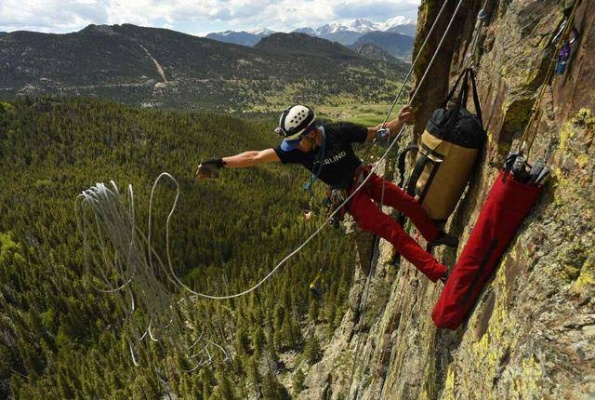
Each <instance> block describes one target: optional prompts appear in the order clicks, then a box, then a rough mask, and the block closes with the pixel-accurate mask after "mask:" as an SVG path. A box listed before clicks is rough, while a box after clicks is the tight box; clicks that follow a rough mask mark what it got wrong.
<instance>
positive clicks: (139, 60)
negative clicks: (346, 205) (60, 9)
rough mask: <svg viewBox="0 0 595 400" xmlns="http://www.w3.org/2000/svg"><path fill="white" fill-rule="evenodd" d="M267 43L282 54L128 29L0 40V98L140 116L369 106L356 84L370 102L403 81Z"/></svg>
mask: <svg viewBox="0 0 595 400" xmlns="http://www.w3.org/2000/svg"><path fill="white" fill-rule="evenodd" d="M273 36H274V38H276V40H279V41H282V42H283V43H284V44H283V46H276V47H275V46H274V45H273V44H272V42H271V40H269V41H265V43H264V44H263V45H261V46H259V47H256V48H252V47H246V46H241V45H237V44H229V43H222V42H219V41H216V40H213V39H208V38H203V37H197V36H192V35H188V34H184V33H180V32H176V31H171V30H167V29H159V28H146V27H138V26H136V25H132V24H123V25H89V26H87V27H86V28H84V29H82V30H81V31H79V32H76V33H68V34H45V33H36V32H27V31H18V32H13V33H9V34H6V35H3V36H0V65H3V66H4V68H3V69H2V71H0V98H11V97H14V96H17V95H27V96H36V95H44V94H59V95H67V96H70V95H75V96H97V97H105V98H108V99H111V100H115V101H118V102H123V103H127V104H132V105H140V106H147V107H154V106H165V107H182V108H188V107H191V108H192V107H199V108H208V109H225V110H228V109H230V108H235V109H238V108H239V109H246V108H248V109H249V108H253V107H257V106H259V105H265V104H266V105H267V107H269V106H270V105H271V102H273V104H275V107H276V104H279V105H280V104H285V103H287V102H295V101H297V98H296V97H295V96H300V98H302V99H309V98H312V99H319V100H320V99H321V98H322V99H324V98H325V97H328V96H335V95H341V96H343V97H344V96H361V97H362V98H365V97H369V96H370V95H369V94H366V92H367V90H364V88H363V87H362V85H358V84H357V82H359V81H361V80H362V79H366V80H369V79H372V80H373V81H375V87H378V88H379V92H378V94H379V95H380V91H381V90H382V91H388V92H390V91H391V90H390V89H387V85H393V84H394V83H395V82H396V81H398V79H399V76H404V75H405V70H404V66H403V64H391V63H390V61H388V62H387V63H385V64H377V62H375V61H374V60H371V59H368V58H365V57H362V56H360V55H358V54H357V53H355V52H353V51H351V50H349V49H347V48H346V47H344V46H342V45H340V44H338V43H332V42H329V41H327V40H324V39H321V38H310V37H306V36H305V35H303V34H284V33H278V34H275V35H273ZM267 42H268V43H269V45H267ZM290 49H293V51H291V50H290ZM352 67H357V68H356V69H354V68H352ZM306 76H307V77H308V78H309V79H313V80H314V81H315V82H316V86H317V89H316V90H315V89H314V87H313V85H312V82H309V83H306V80H305V78H304V77H306ZM345 82H349V84H346V83H345ZM290 88H291V89H290ZM380 88H383V89H380ZM393 88H394V86H393ZM296 89H297V91H296ZM393 90H394V89H393ZM321 96H322V97H321ZM372 96H376V94H372ZM311 101H314V100H311Z"/></svg>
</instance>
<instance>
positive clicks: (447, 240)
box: [429, 231, 459, 247]
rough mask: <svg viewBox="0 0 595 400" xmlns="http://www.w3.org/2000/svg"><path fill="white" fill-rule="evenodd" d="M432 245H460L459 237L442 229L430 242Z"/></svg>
mask: <svg viewBox="0 0 595 400" xmlns="http://www.w3.org/2000/svg"><path fill="white" fill-rule="evenodd" d="M429 244H430V247H436V246H442V245H444V246H448V247H458V246H459V239H458V238H457V237H456V236H453V235H449V234H448V233H446V232H444V231H440V233H438V236H436V238H435V239H434V240H432V241H431V242H430V243H429Z"/></svg>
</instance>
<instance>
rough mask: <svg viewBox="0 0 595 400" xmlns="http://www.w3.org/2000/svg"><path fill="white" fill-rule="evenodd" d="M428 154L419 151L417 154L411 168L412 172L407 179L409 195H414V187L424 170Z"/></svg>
mask: <svg viewBox="0 0 595 400" xmlns="http://www.w3.org/2000/svg"><path fill="white" fill-rule="evenodd" d="M428 155H429V154H428V153H424V152H421V153H420V154H418V156H417V161H416V162H415V167H414V168H413V172H411V176H410V177H409V181H408V182H407V194H408V195H409V196H415V187H416V186H417V181H418V180H419V177H420V176H421V174H422V172H423V171H424V168H425V166H426V160H427V159H428Z"/></svg>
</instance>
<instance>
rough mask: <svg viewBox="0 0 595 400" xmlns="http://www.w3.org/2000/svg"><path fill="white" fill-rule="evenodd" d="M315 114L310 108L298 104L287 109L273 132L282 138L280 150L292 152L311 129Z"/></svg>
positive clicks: (313, 126) (313, 127)
mask: <svg viewBox="0 0 595 400" xmlns="http://www.w3.org/2000/svg"><path fill="white" fill-rule="evenodd" d="M315 121H316V114H314V110H312V109H311V108H310V107H307V106H302V105H299V104H296V105H293V106H290V107H287V108H286V109H285V111H283V113H282V114H281V117H280V118H279V126H278V127H277V128H276V129H275V132H277V134H279V136H281V137H282V138H283V141H282V142H281V149H283V150H285V151H289V150H293V149H295V148H297V147H298V146H299V145H300V141H301V140H302V139H303V138H304V137H305V136H306V135H307V134H308V133H310V132H311V131H312V130H313V129H315V128H316V126H315V124H314V122H315Z"/></svg>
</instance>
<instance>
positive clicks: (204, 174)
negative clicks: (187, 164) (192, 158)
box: [195, 158, 224, 180]
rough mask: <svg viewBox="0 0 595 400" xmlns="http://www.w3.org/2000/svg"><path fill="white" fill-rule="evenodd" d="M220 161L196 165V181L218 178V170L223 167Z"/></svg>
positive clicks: (214, 160)
mask: <svg viewBox="0 0 595 400" xmlns="http://www.w3.org/2000/svg"><path fill="white" fill-rule="evenodd" d="M223 165H224V164H223V162H222V161H221V159H220V158H219V159H211V160H206V161H203V162H201V163H200V164H198V168H197V169H196V174H195V176H196V179H199V180H200V179H207V178H217V177H218V176H219V169H221V168H222V167H223Z"/></svg>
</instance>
